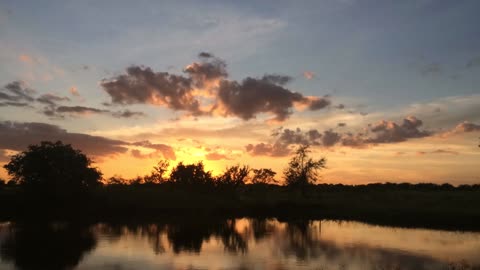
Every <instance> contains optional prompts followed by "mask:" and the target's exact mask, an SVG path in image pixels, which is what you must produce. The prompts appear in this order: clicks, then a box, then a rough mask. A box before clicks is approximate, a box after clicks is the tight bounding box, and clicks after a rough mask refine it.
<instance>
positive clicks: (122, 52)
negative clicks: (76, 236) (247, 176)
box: [0, 0, 480, 184]
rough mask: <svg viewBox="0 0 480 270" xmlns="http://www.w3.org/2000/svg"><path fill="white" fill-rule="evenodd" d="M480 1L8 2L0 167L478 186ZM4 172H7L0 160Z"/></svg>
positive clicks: (0, 29)
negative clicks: (31, 149) (180, 169)
mask: <svg viewBox="0 0 480 270" xmlns="http://www.w3.org/2000/svg"><path fill="white" fill-rule="evenodd" d="M479 11H480V1H476V0H471V1H468V0H466V1H447V0H445V1H444V0H437V1H434V0H405V1H398V0H395V1H394V0H392V1H389V0H386V1H374V0H362V1H360V0H324V1H142V0H139V1H71V0H68V1H65V0H63V1H22V0H3V1H0V63H1V65H0V164H1V165H3V164H4V163H6V162H8V160H9V156H11V155H12V154H15V153H17V152H19V151H23V150H25V149H26V147H27V146H28V145H29V144H34V143H39V142H40V141H42V140H50V141H55V140H61V141H63V142H65V143H71V144H72V145H73V146H74V147H76V148H78V149H81V150H82V151H83V152H85V153H86V154H88V155H89V156H91V157H92V159H93V160H94V161H95V162H96V166H98V167H99V168H100V169H101V170H102V172H103V173H104V176H105V177H110V176H113V175H120V176H123V177H135V176H137V175H144V174H147V173H149V172H150V170H151V168H152V167H153V166H154V165H155V164H156V163H157V162H158V161H159V160H161V159H169V160H171V164H176V163H177V162H179V161H184V162H187V163H189V162H197V161H203V162H204V163H205V166H206V168H207V169H208V170H212V171H213V173H214V174H218V173H220V172H221V171H222V170H223V169H224V168H225V167H226V166H228V165H233V164H248V165H250V166H251V167H254V168H263V167H265V168H272V169H273V170H275V171H277V172H278V178H279V179H281V177H282V173H281V172H282V170H283V168H284V167H285V165H286V164H287V162H288V159H289V157H291V154H292V151H293V150H294V149H295V148H296V147H297V146H298V145H299V144H310V145H312V151H313V152H312V154H313V155H314V156H317V157H320V156H325V157H326V158H327V160H328V163H327V166H328V168H327V169H326V170H325V171H324V172H323V174H322V181H323V182H327V183H345V184H361V183H370V182H385V181H391V182H403V181H408V182H436V183H444V182H450V183H453V184H463V183H465V184H472V183H480V148H479V147H478V145H479V144H480V139H479V137H480V27H479V25H480V16H479V15H478V13H479ZM0 178H8V176H7V174H6V171H5V170H3V169H1V170H0Z"/></svg>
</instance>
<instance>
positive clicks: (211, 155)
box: [205, 152, 231, 160]
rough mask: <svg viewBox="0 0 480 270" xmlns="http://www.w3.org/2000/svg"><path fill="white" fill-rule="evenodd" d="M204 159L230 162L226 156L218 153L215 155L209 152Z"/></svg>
mask: <svg viewBox="0 0 480 270" xmlns="http://www.w3.org/2000/svg"><path fill="white" fill-rule="evenodd" d="M205 158H206V159H207V160H222V159H225V160H231V158H229V157H227V156H226V155H224V154H220V153H217V152H210V153H208V154H206V155H205Z"/></svg>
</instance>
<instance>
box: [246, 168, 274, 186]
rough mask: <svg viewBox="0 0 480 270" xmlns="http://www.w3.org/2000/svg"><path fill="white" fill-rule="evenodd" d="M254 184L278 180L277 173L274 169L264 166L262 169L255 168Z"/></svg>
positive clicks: (271, 182) (270, 182)
mask: <svg viewBox="0 0 480 270" xmlns="http://www.w3.org/2000/svg"><path fill="white" fill-rule="evenodd" d="M252 171H253V177H252V183H253V184H273V183H277V182H278V181H277V180H275V178H274V177H275V175H276V174H277V173H276V172H274V171H273V170H272V169H267V168H262V169H253V170H252Z"/></svg>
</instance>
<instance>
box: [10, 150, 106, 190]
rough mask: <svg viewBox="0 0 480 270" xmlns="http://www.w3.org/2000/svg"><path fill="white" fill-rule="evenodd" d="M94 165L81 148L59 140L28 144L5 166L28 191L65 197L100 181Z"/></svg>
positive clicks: (99, 174) (15, 181) (14, 178)
mask: <svg viewBox="0 0 480 270" xmlns="http://www.w3.org/2000/svg"><path fill="white" fill-rule="evenodd" d="M91 165H92V161H91V160H90V159H89V158H88V157H87V156H86V155H85V154H83V153H82V152H81V151H80V150H76V149H73V148H72V146H71V145H69V144H63V143H62V142H60V141H57V142H55V143H54V142H41V143H40V145H30V146H28V150H27V151H24V152H22V153H19V154H17V155H14V156H13V157H12V158H11V160H10V162H9V163H7V164H6V165H4V168H5V169H6V170H7V172H8V174H9V175H10V176H11V177H12V181H14V183H16V184H19V185H21V186H22V187H24V188H25V190H27V191H30V192H33V193H36V194H41V195H46V194H49V195H52V196H53V197H56V198H60V197H61V198H64V199H65V198H69V197H70V196H73V197H75V195H78V194H80V193H84V192H85V191H88V190H89V189H91V188H93V187H95V186H97V185H99V184H100V182H99V180H100V178H101V176H102V173H101V172H100V171H99V170H98V169H97V168H93V167H91Z"/></svg>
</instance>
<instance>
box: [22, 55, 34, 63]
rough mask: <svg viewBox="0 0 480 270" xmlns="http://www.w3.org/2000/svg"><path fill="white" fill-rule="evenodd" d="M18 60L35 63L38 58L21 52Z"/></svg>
mask: <svg viewBox="0 0 480 270" xmlns="http://www.w3.org/2000/svg"><path fill="white" fill-rule="evenodd" d="M18 60H20V61H21V62H23V63H27V64H33V63H36V62H37V60H36V59H35V58H33V57H32V56H30V55H28V54H20V55H19V56H18Z"/></svg>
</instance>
